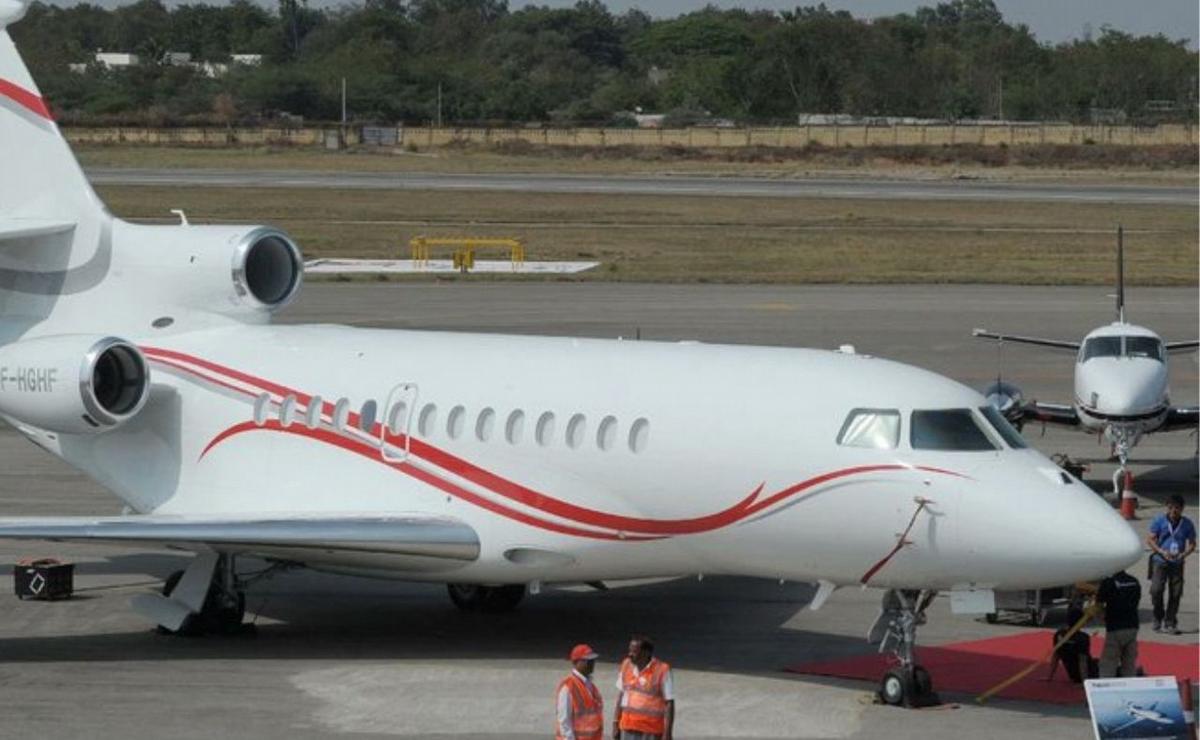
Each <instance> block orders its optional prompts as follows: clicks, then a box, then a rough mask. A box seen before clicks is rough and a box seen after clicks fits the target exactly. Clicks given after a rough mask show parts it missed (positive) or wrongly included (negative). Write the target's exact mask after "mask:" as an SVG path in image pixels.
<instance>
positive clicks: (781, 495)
mask: <svg viewBox="0 0 1200 740" xmlns="http://www.w3.org/2000/svg"><path fill="white" fill-rule="evenodd" d="M142 351H143V352H144V353H145V354H146V356H147V357H149V358H151V359H152V360H153V361H154V362H156V363H159V364H162V365H164V366H167V367H170V368H172V369H174V370H179V371H181V372H185V373H190V374H192V375H194V376H196V377H198V378H200V379H201V380H203V381H205V382H208V383H214V384H216V385H219V386H222V387H225V388H229V389H231V390H234V391H236V392H239V393H242V394H245V395H247V396H254V395H255V394H254V393H252V392H250V391H247V390H245V389H244V388H239V387H237V386H234V385H232V384H230V383H228V382H224V381H222V380H220V379H219V378H214V377H213V375H214V374H215V375H220V376H224V377H225V378H229V379H233V380H234V381H236V382H240V383H243V384H245V385H249V386H251V387H253V388H256V389H258V390H260V391H265V392H267V393H270V394H272V395H274V396H276V397H278V398H279V399H283V398H285V397H287V396H289V395H290V396H293V397H295V398H296V400H297V401H298V402H299V403H302V404H305V405H306V406H307V405H308V404H310V403H311V402H312V400H313V398H314V397H313V396H311V395H309V394H306V393H302V392H300V391H297V390H294V389H292V388H289V387H287V386H284V385H279V384H277V383H274V382H271V381H269V380H265V379H263V378H259V377H256V376H254V375H250V374H248V373H244V372H241V371H238V370H234V369H232V368H228V367H225V366H223V365H219V364H217V363H213V362H209V361H207V360H203V359H200V358H197V357H194V356H192V355H188V354H185V353H182V352H175V351H172V350H165V349H159V348H154V347H143V348H142ZM190 366H195V367H190ZM196 367H199V368H203V370H197V369H196ZM333 409H334V406H333V404H332V403H329V402H324V403H322V413H323V414H324V416H325V417H327V418H332V416H333ZM347 422H348V425H349V426H351V427H357V426H358V425H359V415H358V414H357V413H351V414H349V418H348V420H347ZM259 430H264V431H275V432H284V433H287V434H293V435H297V436H301V437H307V438H310V439H314V440H317V441H320V442H324V443H327V444H333V445H334V446H336V447H339V448H342V449H346V450H349V451H351V452H354V453H355V454H359V455H362V456H363V457H367V458H369V459H372V460H375V461H377V462H380V463H383V464H385V465H387V466H389V467H391V468H394V469H396V470H399V471H401V472H403V473H405V474H407V475H410V476H412V477H414V478H418V479H420V480H422V481H424V482H426V483H429V484H430V485H433V486H435V487H437V488H439V489H441V490H443V491H445V492H446V493H449V494H451V495H453V496H456V497H458V498H461V499H463V500H466V501H469V502H470V503H473V504H475V505H477V506H480V507H482V508H485V509H488V510H489V511H493V512H495V513H499V514H501V515H503V516H506V517H509V518H511V519H515V520H517V521H521V522H523V523H526V524H531V525H532V526H537V527H541V528H543V529H550V530H552V531H558V532H562V533H564V534H573V535H576V536H582V537H597V538H601V539H631V540H646V539H660V538H662V537H664V536H671V535H680V534H699V533H703V532H710V531H712V530H715V529H720V528H722V527H726V526H728V525H730V524H734V523H737V522H739V521H743V520H745V519H747V518H749V517H751V516H753V515H754V514H758V513H759V512H762V511H764V510H766V509H768V508H770V507H772V506H774V505H775V504H778V503H780V502H782V501H784V500H786V499H788V498H791V497H793V496H795V495H796V494H799V493H803V492H804V491H808V490H811V489H814V488H816V487H817V486H820V485H822V484H824V483H828V482H830V481H833V480H837V479H840V478H846V477H850V476H855V475H864V474H870V473H878V472H888V471H899V470H921V471H925V472H931V473H938V474H941V475H948V476H954V477H959V478H965V477H966V476H963V475H961V474H959V473H955V472H954V471H950V470H944V469H941V468H934V467H927V466H907V465H901V464H895V463H890V464H880V465H861V466H856V467H851V468H843V469H841V470H835V471H831V472H828V473H824V474H822V475H818V476H815V477H813V478H809V479H807V480H804V481H801V482H799V483H796V484H794V485H792V486H789V487H787V488H784V489H783V490H781V491H778V492H777V493H774V494H771V495H770V496H768V497H766V498H763V499H758V496H759V495H760V494H761V493H762V489H763V486H762V485H761V484H760V485H759V486H758V488H756V489H755V490H753V491H752V492H751V493H750V494H749V495H748V496H746V497H745V498H743V499H742V500H740V501H738V502H737V503H735V504H733V505H732V506H730V507H728V508H726V509H724V510H722V511H719V512H716V513H714V514H709V515H706V516H701V517H693V518H688V519H647V518H641V517H629V516H623V515H619V514H612V513H609V512H604V511H598V510H596V509H589V508H587V507H583V506H578V505H576V504H572V503H570V502H568V501H563V500H561V499H557V498H554V497H552V496H548V495H546V494H543V493H540V492H538V491H535V490H533V489H530V488H527V487H525V486H522V485H520V484H519V483H516V482H514V481H511V480H508V479H506V478H503V477H501V476H499V475H496V474H495V473H492V472H491V471H488V470H485V469H483V468H480V467H478V466H476V465H473V464H472V463H470V462H468V461H466V460H464V459H462V458H460V457H457V456H456V455H452V454H450V453H449V452H446V451H445V450H442V449H440V448H437V447H434V446H433V445H431V444H428V443H427V442H424V441H422V440H418V439H415V438H412V437H409V438H408V439H406V438H405V437H404V435H397V434H391V433H384V430H383V426H382V424H380V423H376V424H374V425H373V426H372V428H371V431H370V435H371V436H372V437H375V438H379V437H380V435H381V434H383V437H384V439H385V441H386V442H387V443H388V444H391V445H393V446H395V447H397V448H401V449H403V448H405V444H406V442H407V448H408V450H409V453H410V454H411V455H414V456H415V457H418V458H420V459H422V460H424V461H425V462H428V463H430V464H432V465H436V466H437V467H439V468H441V469H443V470H445V471H446V472H448V473H451V474H453V475H456V476H458V477H460V478H462V479H463V480H467V481H470V482H471V483H474V484H475V485H477V486H479V487H480V488H482V489H484V490H487V491H489V492H491V493H494V494H496V495H498V496H501V497H503V498H505V499H508V500H509V501H512V502H513V503H517V504H521V505H523V506H526V507H529V508H531V509H534V510H537V511H540V512H542V513H545V514H549V515H551V516H555V517H558V518H561V519H565V520H568V521H571V522H575V523H577V524H581V525H584V526H590V527H598V528H603V529H610V530H615V531H614V532H612V533H607V532H595V531H592V530H584V529H579V528H577V527H572V526H568V525H564V524H561V523H558V522H554V521H550V520H545V519H541V518H539V517H535V516H532V515H529V514H527V513H524V512H522V511H520V510H517V509H513V508H511V507H509V506H505V505H503V504H500V503H499V502H495V501H492V500H490V499H487V498H483V497H481V496H479V495H477V494H475V493H473V492H471V491H469V490H467V489H465V488H462V487H461V486H458V485H456V484H454V483H452V482H450V481H447V480H444V479H442V478H439V477H437V476H436V475H433V474H432V473H430V472H428V471H426V470H423V469H421V468H418V467H416V466H413V465H411V464H409V463H405V462H401V463H396V462H393V461H388V460H385V459H383V457H382V455H381V454H380V451H379V448H378V447H376V446H374V445H373V444H370V443H367V442H365V441H363V440H360V439H356V438H354V437H350V436H347V435H345V434H340V433H336V432H332V431H329V430H326V429H320V428H318V429H309V428H308V427H307V426H305V425H303V424H292V425H290V426H288V427H284V426H283V425H282V424H280V423H279V422H278V421H274V420H272V421H268V422H267V423H266V424H264V425H262V426H259V425H257V424H255V423H254V422H253V421H247V422H243V423H240V424H237V425H235V426H233V427H230V428H229V429H226V430H224V431H223V432H221V433H220V434H218V435H217V436H216V437H214V438H213V439H212V440H211V441H210V442H209V443H208V444H207V445H206V446H205V447H204V450H203V451H202V452H201V453H200V458H201V459H202V458H204V456H205V455H207V454H208V453H209V452H210V451H211V450H212V449H213V448H215V447H217V446H218V445H219V444H221V443H223V442H224V441H226V440H228V439H229V438H231V437H234V436H236V435H239V434H242V433H244V432H251V431H259ZM627 532H628V533H633V536H630V535H627V534H626V533H627Z"/></svg>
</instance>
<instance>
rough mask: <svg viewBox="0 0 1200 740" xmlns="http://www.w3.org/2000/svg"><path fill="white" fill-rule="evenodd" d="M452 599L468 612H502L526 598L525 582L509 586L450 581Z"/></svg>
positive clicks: (447, 588)
mask: <svg viewBox="0 0 1200 740" xmlns="http://www.w3.org/2000/svg"><path fill="white" fill-rule="evenodd" d="M446 590H447V591H449V592H450V600H451V601H453V602H454V605H455V606H457V607H458V608H459V609H462V610H463V611H466V612H483V613H485V614H500V613H502V612H510V611H512V610H513V609H516V608H517V604H520V603H521V599H523V598H525V584H522V583H518V584H515V585H508V586H478V585H475V584H471V583H448V584H446Z"/></svg>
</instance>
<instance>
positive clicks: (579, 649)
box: [571, 642, 596, 663]
mask: <svg viewBox="0 0 1200 740" xmlns="http://www.w3.org/2000/svg"><path fill="white" fill-rule="evenodd" d="M595 659H596V651H595V650H592V646H591V645H587V644H585V643H582V642H581V643H579V644H578V645H576V646H575V647H573V648H571V662H572V663H574V662H575V661H577V660H595Z"/></svg>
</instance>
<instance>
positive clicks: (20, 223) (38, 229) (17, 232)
mask: <svg viewBox="0 0 1200 740" xmlns="http://www.w3.org/2000/svg"><path fill="white" fill-rule="evenodd" d="M74 228H75V222H74V221H55V220H51V219H36V218H11V219H4V220H0V249H3V248H4V242H6V241H13V240H15V239H32V238H37V237H40V236H55V235H58V234H66V233H69V232H70V231H71V230H72V229H74Z"/></svg>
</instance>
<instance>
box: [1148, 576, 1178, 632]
mask: <svg viewBox="0 0 1200 740" xmlns="http://www.w3.org/2000/svg"><path fill="white" fill-rule="evenodd" d="M1163 591H1166V592H1167V608H1166V609H1163ZM1182 596H1183V563H1160V562H1158V561H1157V560H1155V561H1153V562H1152V563H1151V565H1150V603H1152V604H1153V605H1154V622H1155V623H1156V624H1162V625H1164V626H1168V627H1175V626H1177V625H1178V624H1179V623H1178V622H1177V621H1175V620H1176V617H1177V616H1178V614H1179V599H1180V598H1181V597H1182Z"/></svg>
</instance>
